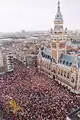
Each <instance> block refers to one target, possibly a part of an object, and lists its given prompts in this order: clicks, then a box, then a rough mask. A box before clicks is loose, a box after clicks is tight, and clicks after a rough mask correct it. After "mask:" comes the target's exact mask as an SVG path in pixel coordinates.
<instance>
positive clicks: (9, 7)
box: [0, 0, 80, 32]
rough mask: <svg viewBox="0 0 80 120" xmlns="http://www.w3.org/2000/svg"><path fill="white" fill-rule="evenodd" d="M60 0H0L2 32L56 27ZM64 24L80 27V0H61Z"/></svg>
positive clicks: (74, 27)
mask: <svg viewBox="0 0 80 120" xmlns="http://www.w3.org/2000/svg"><path fill="white" fill-rule="evenodd" d="M57 2H58V0H0V32H14V31H19V30H22V29H24V30H26V31H30V30H31V31H32V30H49V29H50V28H51V27H52V28H54V24H53V21H54V16H55V14H56V11H57ZM60 3H61V12H62V14H63V19H64V26H65V27H67V28H68V29H80V0H60Z"/></svg>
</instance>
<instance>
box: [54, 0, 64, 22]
mask: <svg viewBox="0 0 80 120" xmlns="http://www.w3.org/2000/svg"><path fill="white" fill-rule="evenodd" d="M55 22H63V16H62V14H61V10H60V1H58V7H57V14H56V16H55Z"/></svg>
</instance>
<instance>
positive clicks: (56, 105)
mask: <svg viewBox="0 0 80 120" xmlns="http://www.w3.org/2000/svg"><path fill="white" fill-rule="evenodd" d="M13 63H14V71H13V72H11V73H5V74H4V75H1V76H0V111H1V113H2V117H3V118H4V119H5V120H66V116H67V115H68V113H70V112H71V111H72V109H76V108H78V107H79V106H80V95H76V94H73V93H71V92H70V91H69V90H67V89H66V88H65V87H63V86H61V85H59V84H58V83H57V82H56V81H55V80H54V79H50V78H48V77H47V76H46V75H44V74H41V73H39V72H38V69H37V68H35V67H26V66H24V64H23V63H21V62H20V61H18V60H16V59H14V61H13ZM10 99H13V100H15V101H16V103H17V104H18V105H19V106H20V107H21V108H22V109H23V110H22V111H21V110H18V111H17V113H15V114H14V113H13V111H12V110H11V107H10V105H9V100H10Z"/></svg>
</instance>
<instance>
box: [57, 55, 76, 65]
mask: <svg viewBox="0 0 80 120" xmlns="http://www.w3.org/2000/svg"><path fill="white" fill-rule="evenodd" d="M74 61H75V57H74V56H71V55H69V54H63V55H61V57H60V60H59V63H60V64H64V65H66V66H71V65H72V64H73V63H74Z"/></svg>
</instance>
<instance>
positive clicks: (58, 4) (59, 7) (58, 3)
mask: <svg viewBox="0 0 80 120" xmlns="http://www.w3.org/2000/svg"><path fill="white" fill-rule="evenodd" d="M58 12H60V1H58Z"/></svg>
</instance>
